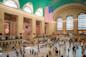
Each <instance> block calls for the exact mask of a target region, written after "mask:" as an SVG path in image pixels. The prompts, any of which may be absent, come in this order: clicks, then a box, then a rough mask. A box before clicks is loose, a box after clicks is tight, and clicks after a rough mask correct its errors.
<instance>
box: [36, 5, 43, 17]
mask: <svg viewBox="0 0 86 57" xmlns="http://www.w3.org/2000/svg"><path fill="white" fill-rule="evenodd" d="M35 15H36V16H43V8H41V7H40V8H38V9H37V10H36V12H35Z"/></svg>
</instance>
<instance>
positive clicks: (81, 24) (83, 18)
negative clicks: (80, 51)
mask: <svg viewBox="0 0 86 57" xmlns="http://www.w3.org/2000/svg"><path fill="white" fill-rule="evenodd" d="M78 30H86V14H84V13H81V14H80V15H79V16H78Z"/></svg>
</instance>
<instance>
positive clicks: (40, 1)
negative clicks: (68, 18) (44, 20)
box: [0, 0, 86, 11]
mask: <svg viewBox="0 0 86 57" xmlns="http://www.w3.org/2000/svg"><path fill="white" fill-rule="evenodd" d="M18 1H19V5H20V8H21V9H22V8H23V6H24V5H25V4H26V3H28V2H31V3H32V4H33V8H34V11H36V10H37V8H39V7H42V8H45V7H46V6H49V7H51V8H52V9H53V10H55V9H56V8H58V7H60V6H62V5H65V4H69V3H80V4H83V5H86V0H18ZM0 2H3V0H0Z"/></svg>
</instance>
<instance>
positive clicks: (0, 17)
mask: <svg viewBox="0 0 86 57" xmlns="http://www.w3.org/2000/svg"><path fill="white" fill-rule="evenodd" d="M0 33H2V34H4V10H3V9H1V8H0Z"/></svg>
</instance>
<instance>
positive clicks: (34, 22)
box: [32, 19, 36, 38]
mask: <svg viewBox="0 0 86 57" xmlns="http://www.w3.org/2000/svg"><path fill="white" fill-rule="evenodd" d="M35 36H36V19H32V38H34V37H35Z"/></svg>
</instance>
